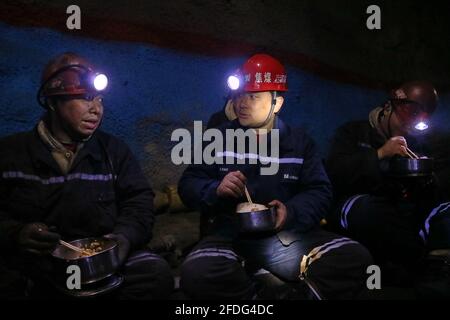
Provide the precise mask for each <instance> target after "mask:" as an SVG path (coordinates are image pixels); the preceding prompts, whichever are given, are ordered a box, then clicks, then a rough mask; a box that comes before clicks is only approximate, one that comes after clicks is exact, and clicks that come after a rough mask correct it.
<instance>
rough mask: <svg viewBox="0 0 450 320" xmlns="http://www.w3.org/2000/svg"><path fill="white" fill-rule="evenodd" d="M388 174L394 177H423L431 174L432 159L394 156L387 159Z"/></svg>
mask: <svg viewBox="0 0 450 320" xmlns="http://www.w3.org/2000/svg"><path fill="white" fill-rule="evenodd" d="M388 174H389V175H391V176H395V177H425V176H430V175H432V174H433V159H432V158H420V159H411V158H403V157H394V158H392V159H391V160H390V161H389V169H388Z"/></svg>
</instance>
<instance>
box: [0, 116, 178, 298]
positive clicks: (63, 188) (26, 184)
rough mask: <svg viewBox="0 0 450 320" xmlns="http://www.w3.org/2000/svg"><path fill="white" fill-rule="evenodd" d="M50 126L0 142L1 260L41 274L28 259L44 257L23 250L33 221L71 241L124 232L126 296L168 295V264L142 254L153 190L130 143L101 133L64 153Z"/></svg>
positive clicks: (42, 124)
mask: <svg viewBox="0 0 450 320" xmlns="http://www.w3.org/2000/svg"><path fill="white" fill-rule="evenodd" d="M46 127H47V126H46V122H44V121H40V123H39V125H38V126H37V127H36V128H35V129H34V130H32V131H29V132H23V133H19V134H15V135H12V136H9V137H5V138H2V139H1V140H0V204H1V206H0V246H1V249H2V253H1V256H2V259H1V261H2V262H3V263H5V264H6V266H7V268H9V269H11V270H18V269H20V270H21V272H22V271H23V272H24V273H25V276H28V274H27V273H29V272H31V273H33V270H30V268H28V266H27V265H24V263H23V261H30V260H33V259H36V260H38V258H33V257H29V256H27V255H26V254H18V253H17V252H18V250H17V241H16V240H17V236H18V233H19V231H20V229H21V228H22V227H23V226H24V225H25V224H28V223H33V222H42V223H45V224H46V225H47V226H49V227H53V228H55V232H57V233H59V234H60V235H61V237H62V239H63V240H65V241H71V240H74V239H80V238H86V237H96V236H103V235H106V234H109V233H116V234H122V235H124V236H125V237H126V238H127V239H128V240H129V242H130V246H131V250H130V254H129V257H128V260H127V261H126V262H125V263H124V266H123V268H122V272H123V273H124V279H125V280H124V283H123V285H122V286H121V288H120V289H119V290H118V291H119V296H122V297H126V298H133V297H136V298H164V297H167V296H168V295H169V294H170V292H171V290H172V288H173V279H172V277H171V275H170V268H169V266H168V264H167V263H166V262H165V261H164V260H163V259H162V258H161V257H159V256H157V255H155V254H153V253H151V252H148V251H142V249H143V248H144V247H145V245H146V243H147V242H148V241H149V240H150V238H151V229H152V226H153V222H154V215H153V210H152V206H153V192H152V189H151V188H150V186H149V185H148V182H147V181H146V179H145V177H144V175H143V174H142V171H141V169H140V167H139V164H138V162H137V161H136V159H135V158H134V156H133V155H132V153H131V152H130V150H129V148H128V147H127V146H126V144H125V143H123V142H122V141H120V140H118V139H117V138H115V137H113V136H111V135H109V134H107V133H104V132H102V131H100V130H97V131H96V132H95V133H94V134H93V135H92V136H91V137H90V138H89V139H88V140H87V141H85V142H83V143H82V144H80V145H79V146H78V148H77V150H75V152H72V151H71V150H69V149H67V150H65V152H64V151H63V149H61V146H60V148H59V149H58V148H55V146H53V145H52V144H51V143H50V142H49V141H54V138H52V136H51V134H48V130H46ZM39 129H40V130H39ZM43 132H47V133H46V134H45V133H43ZM61 151H63V152H61ZM56 154H57V155H56ZM61 157H67V158H68V161H66V164H67V163H68V164H69V165H68V166H64V165H62V162H63V161H62V159H61ZM70 158H74V159H70Z"/></svg>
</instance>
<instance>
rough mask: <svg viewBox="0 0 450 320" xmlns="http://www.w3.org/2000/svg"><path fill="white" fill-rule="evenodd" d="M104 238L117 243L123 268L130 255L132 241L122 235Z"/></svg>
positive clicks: (120, 263)
mask: <svg viewBox="0 0 450 320" xmlns="http://www.w3.org/2000/svg"><path fill="white" fill-rule="evenodd" d="M103 237H105V238H107V239H111V240H115V241H116V242H117V245H118V247H119V265H120V266H122V265H123V264H124V263H125V261H126V259H127V257H128V254H129V253H130V241H128V239H127V238H126V237H125V236H124V235H123V234H120V233H109V234H107V235H104V236H103Z"/></svg>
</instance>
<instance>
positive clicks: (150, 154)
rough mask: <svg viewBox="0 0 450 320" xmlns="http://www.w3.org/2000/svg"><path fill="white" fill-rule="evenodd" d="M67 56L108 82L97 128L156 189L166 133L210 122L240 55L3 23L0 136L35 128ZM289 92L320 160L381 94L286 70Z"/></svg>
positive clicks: (164, 169)
mask: <svg viewBox="0 0 450 320" xmlns="http://www.w3.org/2000/svg"><path fill="white" fill-rule="evenodd" d="M64 51H74V52H78V53H80V54H81V55H84V56H86V57H88V59H90V60H91V61H92V62H93V63H94V64H96V65H97V66H98V67H100V68H101V69H102V70H104V71H105V72H106V73H107V74H108V76H109V79H110V86H109V92H108V93H107V95H106V98H105V118H104V122H103V124H102V128H103V129H104V130H105V131H109V132H111V133H114V134H115V135H117V136H120V137H121V138H122V139H124V140H125V141H126V142H127V143H128V144H129V145H130V147H131V148H132V150H133V151H134V153H135V154H136V155H137V156H138V158H139V160H140V161H141V163H142V164H143V167H144V170H145V172H146V173H147V174H148V175H151V176H153V177H154V178H153V179H154V180H155V184H156V185H157V186H162V185H164V184H166V183H169V182H170V183H173V182H175V181H176V179H177V177H178V174H179V172H180V170H181V169H182V168H174V166H173V165H171V164H170V148H171V146H172V145H173V143H170V133H171V132H172V130H173V129H175V128H178V127H184V126H186V127H191V126H192V120H194V119H196V120H203V121H205V122H206V121H207V120H208V118H209V116H210V115H211V114H212V113H213V112H215V111H217V110H219V109H220V108H222V106H223V104H224V97H225V95H226V85H225V84H226V81H225V80H226V75H227V74H228V73H229V72H231V71H232V70H234V69H235V68H236V67H237V66H239V65H240V64H241V63H242V62H243V61H244V59H245V57H241V58H234V59H225V58H217V57H211V56H201V55H193V54H188V53H184V52H176V51H173V50H168V49H162V48H158V47H154V46H152V45H149V44H136V43H121V42H111V41H100V40H94V39H87V38H79V37H73V36H70V35H67V34H62V33H59V32H56V31H53V30H48V29H37V28H17V27H11V26H8V25H5V24H1V23H0V136H4V135H8V134H12V133H15V132H18V131H22V130H28V129H30V128H32V127H33V126H34V125H35V123H36V122H37V120H38V119H39V117H40V115H41V114H42V109H41V108H40V107H39V105H38V104H37V102H36V100H35V95H36V91H37V89H38V87H39V80H40V73H41V70H42V68H43V66H44V65H45V64H46V63H47V61H48V60H49V59H50V58H52V57H54V56H55V55H57V54H59V53H61V52H64ZM287 70H288V82H289V92H288V93H287V95H286V105H285V106H284V109H283V110H282V112H281V116H282V117H283V118H284V119H285V120H286V121H287V122H288V123H290V124H293V125H300V126H303V127H305V128H306V129H307V130H308V131H309V132H310V134H311V135H312V136H313V137H314V138H315V140H316V142H317V143H318V145H319V147H320V151H321V152H322V154H323V155H324V154H325V152H326V150H327V147H328V143H329V139H330V138H331V135H332V134H333V131H334V130H335V128H336V127H337V126H338V125H340V124H342V123H344V122H346V121H348V120H351V119H359V118H365V117H366V116H367V113H368V111H369V110H370V109H371V108H373V107H374V106H376V105H378V104H380V103H382V102H383V101H384V99H385V97H386V93H384V92H381V91H376V90H370V89H367V88H363V87H358V86H354V85H348V84H340V83H336V82H333V81H328V80H324V79H322V78H319V77H317V76H315V75H313V74H310V73H306V72H304V71H302V70H300V69H298V68H295V67H292V66H287ZM449 104H450V96H449V95H445V96H443V97H442V98H441V104H440V108H439V111H438V112H437V114H436V116H435V117H434V119H435V120H436V121H435V125H436V126H438V127H448V125H447V124H448V123H449V121H450V112H449V108H448V106H449Z"/></svg>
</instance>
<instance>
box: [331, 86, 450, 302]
mask: <svg viewBox="0 0 450 320" xmlns="http://www.w3.org/2000/svg"><path fill="white" fill-rule="evenodd" d="M437 104H438V95H437V91H436V90H435V88H434V87H433V85H432V84H430V83H429V82H426V81H409V82H406V83H403V84H402V85H400V86H398V87H396V88H394V89H393V90H392V91H391V94H390V97H389V99H388V100H387V101H386V102H385V103H384V104H383V105H382V106H380V107H376V108H375V109H373V110H372V111H371V112H370V114H369V116H368V119H366V120H362V121H352V122H349V123H346V124H344V125H343V126H341V127H340V128H338V129H337V131H336V134H335V136H334V139H333V140H332V144H331V149H330V152H329V156H328V159H327V161H326V167H327V172H328V174H329V176H330V179H331V182H332V184H333V187H334V195H335V200H336V201H335V210H334V211H332V214H330V215H329V216H328V218H327V220H328V222H329V223H328V227H330V228H332V229H333V230H334V231H338V232H341V233H343V234H345V235H348V236H350V237H353V238H355V239H356V240H358V241H360V242H361V243H363V244H364V245H365V246H366V247H367V248H368V249H369V250H370V251H371V253H372V254H373V256H374V258H375V261H376V262H377V263H378V264H380V265H381V266H384V267H385V268H384V269H382V271H383V270H385V279H389V278H391V279H395V280H393V281H392V283H391V284H393V285H397V284H398V285H408V284H409V283H412V282H413V281H411V279H417V278H419V277H417V270H418V269H421V270H423V269H424V268H423V263H424V261H427V260H426V259H425V260H424V257H426V256H427V255H428V254H429V253H431V255H433V256H435V254H436V253H438V254H441V255H442V261H445V260H446V259H448V254H449V251H448V249H449V248H450V220H449V219H450V202H448V201H449V200H450V199H449V198H448V197H442V196H439V192H438V190H439V188H440V186H439V183H438V181H436V178H435V177H436V175H435V174H434V172H433V171H432V170H428V171H427V172H425V171H419V169H418V168H419V165H423V164H424V163H429V161H428V160H429V159H426V158H427V157H426V156H430V150H429V149H428V148H427V147H428V146H427V144H426V143H424V141H426V137H427V135H428V133H427V132H428V131H429V127H430V126H431V125H432V119H431V118H430V117H431V115H432V114H433V112H434V111H435V109H436V106H437ZM411 158H420V159H411ZM434 160H435V161H436V160H438V159H434ZM400 163H401V164H403V163H404V164H408V165H406V167H405V168H406V169H404V171H402V172H400V171H396V169H395V168H396V165H397V164H400ZM414 164H417V165H414ZM402 170H403V169H402ZM414 170H416V171H414ZM444 264H445V263H444V262H443V265H444ZM390 272H391V273H390ZM399 275H401V276H399ZM418 294H420V292H419V293H418ZM447 294H448V292H447Z"/></svg>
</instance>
